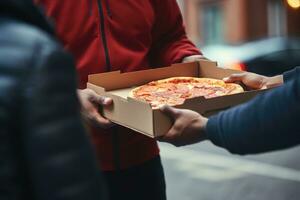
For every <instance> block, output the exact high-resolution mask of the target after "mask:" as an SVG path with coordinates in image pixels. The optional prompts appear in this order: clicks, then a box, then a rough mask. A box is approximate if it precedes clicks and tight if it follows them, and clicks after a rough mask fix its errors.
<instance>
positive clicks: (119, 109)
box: [87, 60, 264, 138]
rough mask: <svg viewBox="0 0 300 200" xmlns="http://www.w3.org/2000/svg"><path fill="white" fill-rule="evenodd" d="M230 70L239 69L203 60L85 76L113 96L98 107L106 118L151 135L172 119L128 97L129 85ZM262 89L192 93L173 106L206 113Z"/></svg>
mask: <svg viewBox="0 0 300 200" xmlns="http://www.w3.org/2000/svg"><path fill="white" fill-rule="evenodd" d="M233 73H241V71H235V70H229V69H222V68H219V67H217V65H216V63H215V62H211V61H205V60H203V61H200V62H194V63H182V64H174V65H172V66H169V67H163V68H155V69H149V70H143V71H135V72H128V73H121V72H120V71H114V72H107V73H100V74H92V75H89V77H88V83H87V87H88V88H90V89H92V90H94V91H95V92H96V93H98V94H100V95H104V96H107V97H110V98H112V99H113V102H114V103H113V105H112V106H110V107H107V108H105V109H103V110H102V111H101V112H102V113H103V115H104V116H105V117H106V118H108V119H110V120H111V121H112V122H114V123H117V124H119V125H122V126H125V127H128V128H130V129H132V130H135V131H137V132H139V133H142V134H144V135H147V136H149V137H152V138H154V137H158V136H161V135H163V134H165V133H166V132H167V131H168V130H169V128H170V127H171V125H172V122H171V120H170V119H169V118H168V117H167V116H166V115H165V114H163V113H162V112H161V111H160V110H157V109H156V110H153V109H152V108H151V106H150V104H148V103H146V102H143V101H139V100H136V99H133V98H131V97H128V94H129V92H130V91H131V90H132V89H133V88H135V87H137V86H140V85H143V84H146V83H148V82H150V81H153V80H160V79H164V78H170V77H178V76H187V77H205V78H216V79H222V78H224V77H227V76H229V75H230V74H233ZM263 91H264V90H254V91H246V92H243V93H239V94H233V95H227V96H221V97H215V98H210V99H206V98H204V97H196V98H192V99H188V100H186V101H185V102H184V104H182V105H180V106H177V107H180V108H186V109H191V110H194V111H196V112H198V113H200V114H202V115H204V116H208V115H211V114H213V113H216V112H218V111H221V110H224V109H227V108H230V107H232V106H235V105H237V104H240V103H243V102H245V101H248V100H249V99H251V98H252V97H254V96H255V95H256V94H258V93H260V92H263Z"/></svg>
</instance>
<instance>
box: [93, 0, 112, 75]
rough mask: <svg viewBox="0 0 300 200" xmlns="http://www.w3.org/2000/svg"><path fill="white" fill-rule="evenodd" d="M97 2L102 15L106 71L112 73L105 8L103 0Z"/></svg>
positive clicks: (101, 26)
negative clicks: (106, 32)
mask: <svg viewBox="0 0 300 200" xmlns="http://www.w3.org/2000/svg"><path fill="white" fill-rule="evenodd" d="M97 1H98V10H99V15H100V32H101V38H102V42H103V47H104V53H105V62H106V71H107V72H109V71H111V69H112V67H111V62H110V57H109V51H108V46H107V40H106V34H105V22H104V12H103V6H102V3H101V0H97Z"/></svg>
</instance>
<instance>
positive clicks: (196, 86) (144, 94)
mask: <svg viewBox="0 0 300 200" xmlns="http://www.w3.org/2000/svg"><path fill="white" fill-rule="evenodd" d="M243 91H244V90H243V88H242V87H241V86H240V85H238V84H235V83H225V82H224V81H222V80H218V79H212V78H196V77H173V78H167V79H162V80H158V81H152V82H150V83H147V84H145V85H142V86H139V87H136V88H134V89H132V90H131V92H130V94H129V96H130V97H132V98H134V99H138V100H142V101H145V102H147V103H150V105H151V107H152V108H153V109H157V108H159V107H160V106H162V105H165V104H167V105H170V106H175V105H181V104H183V103H184V101H185V100H186V99H189V98H194V97H200V96H204V97H205V98H213V97H219V96H223V95H230V94H236V93H240V92H243Z"/></svg>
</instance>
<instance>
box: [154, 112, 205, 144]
mask: <svg viewBox="0 0 300 200" xmlns="http://www.w3.org/2000/svg"><path fill="white" fill-rule="evenodd" d="M161 111H162V112H164V113H165V114H167V115H168V116H169V117H171V118H172V120H174V124H173V126H172V127H171V129H170V130H169V131H168V132H167V133H166V134H165V135H163V136H161V137H160V138H158V140H159V141H162V142H169V143H171V144H173V145H175V146H183V145H188V144H194V143H197V142H200V141H202V140H205V139H206V136H205V127H206V123H207V121H208V119H207V118H204V117H202V116H201V115H199V114H198V113H196V112H194V111H191V110H183V109H176V108H172V107H170V106H163V107H162V108H161Z"/></svg>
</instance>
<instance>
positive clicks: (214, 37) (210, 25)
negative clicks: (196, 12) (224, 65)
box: [200, 4, 224, 45]
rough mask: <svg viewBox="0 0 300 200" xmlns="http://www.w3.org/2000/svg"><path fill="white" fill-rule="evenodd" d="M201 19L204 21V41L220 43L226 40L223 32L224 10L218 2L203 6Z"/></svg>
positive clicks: (202, 32) (202, 31) (202, 28)
mask: <svg viewBox="0 0 300 200" xmlns="http://www.w3.org/2000/svg"><path fill="white" fill-rule="evenodd" d="M201 8H202V9H201V10H202V11H201V12H200V15H201V16H200V19H201V21H202V23H201V24H202V27H201V31H200V32H201V34H203V42H204V43H205V45H208V44H219V43H223V42H224V34H223V30H224V29H223V11H222V7H221V6H220V5H218V4H208V5H204V6H203V7H202V6H201Z"/></svg>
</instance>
